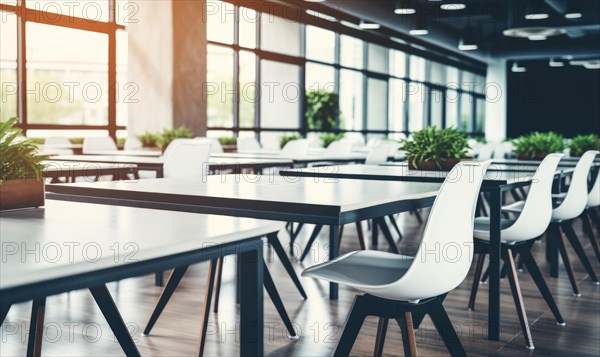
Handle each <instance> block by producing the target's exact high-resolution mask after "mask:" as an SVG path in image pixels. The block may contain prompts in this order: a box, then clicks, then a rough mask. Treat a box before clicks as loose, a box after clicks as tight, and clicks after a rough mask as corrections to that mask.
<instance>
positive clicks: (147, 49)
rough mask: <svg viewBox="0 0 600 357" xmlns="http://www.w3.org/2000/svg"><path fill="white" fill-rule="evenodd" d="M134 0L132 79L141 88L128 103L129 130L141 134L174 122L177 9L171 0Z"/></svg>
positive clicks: (130, 58)
mask: <svg viewBox="0 0 600 357" xmlns="http://www.w3.org/2000/svg"><path fill="white" fill-rule="evenodd" d="M131 2H133V3H134V5H135V8H136V9H137V12H136V13H135V15H132V17H131V19H132V21H131V22H130V23H128V24H127V32H128V34H129V70H128V81H129V82H133V83H135V85H137V87H138V88H139V91H138V93H137V94H136V95H135V96H134V99H135V100H136V101H137V103H130V104H128V106H129V109H128V111H129V124H128V130H129V133H130V135H137V134H140V133H143V132H144V131H145V130H149V131H159V130H162V129H163V128H168V127H172V125H173V124H172V123H173V11H172V10H173V9H172V2H171V1H170V0H152V1H148V0H135V1H130V3H131ZM199 16H200V15H199Z"/></svg>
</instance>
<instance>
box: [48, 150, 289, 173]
mask: <svg viewBox="0 0 600 357" xmlns="http://www.w3.org/2000/svg"><path fill="white" fill-rule="evenodd" d="M51 159H52V160H53V161H77V162H87V163H98V162H103V163H109V164H121V165H123V164H133V165H136V166H137V167H138V169H139V170H147V171H154V172H156V177H158V178H161V177H163V167H164V165H165V159H164V157H162V156H161V157H144V156H126V155H123V156H119V155H108V156H105V155H59V156H53V157H52V158H51ZM278 167H284V168H285V167H288V168H289V167H293V161H292V160H289V159H267V158H221V157H211V158H210V160H209V162H208V165H207V170H206V171H207V174H208V173H210V172H220V171H226V170H228V171H233V172H235V173H239V172H241V170H243V169H252V170H262V169H267V168H278Z"/></svg>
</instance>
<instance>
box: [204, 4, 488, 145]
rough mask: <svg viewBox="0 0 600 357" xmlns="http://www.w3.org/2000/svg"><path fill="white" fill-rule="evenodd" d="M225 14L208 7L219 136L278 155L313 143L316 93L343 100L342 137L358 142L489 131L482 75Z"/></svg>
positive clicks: (237, 10)
mask: <svg viewBox="0 0 600 357" xmlns="http://www.w3.org/2000/svg"><path fill="white" fill-rule="evenodd" d="M219 4H222V3H221V2H220V1H209V4H207V6H210V8H209V10H210V12H211V13H212V15H211V17H210V18H209V19H208V24H207V25H208V26H209V29H208V40H209V45H208V78H209V82H218V83H220V84H221V85H222V86H224V88H223V89H220V90H218V89H217V88H215V92H214V93H215V94H214V96H212V97H211V95H212V94H211V95H209V101H208V113H209V115H208V129H209V131H211V132H212V133H211V135H217V133H219V135H221V134H224V133H230V134H231V135H237V136H247V135H255V134H256V135H259V136H260V140H261V142H262V143H263V145H266V146H273V147H274V146H277V143H278V138H279V137H280V136H281V135H283V134H285V133H299V134H301V135H308V134H310V131H311V130H310V129H309V128H308V127H307V124H306V122H305V118H304V113H303V109H304V99H305V95H306V91H311V90H328V91H334V92H336V93H337V94H338V95H339V103H340V116H339V118H338V119H339V120H338V124H337V130H339V131H342V132H354V134H352V135H361V134H362V135H364V136H365V137H369V136H371V137H374V136H379V137H381V136H385V135H389V136H390V137H394V138H398V137H404V136H405V135H407V134H410V132H413V131H416V130H421V129H423V128H425V127H427V126H429V125H436V126H438V127H449V126H454V127H457V128H459V129H461V130H465V131H469V132H473V131H481V130H483V128H484V122H485V120H484V110H483V107H484V104H485V102H484V99H485V97H484V95H483V88H484V85H485V84H484V83H483V82H484V81H485V78H484V77H481V76H480V75H477V74H475V73H472V72H469V71H467V70H459V69H458V68H456V67H452V66H449V65H448V64H446V63H442V60H440V59H439V58H438V59H436V60H432V59H429V58H428V57H427V54H426V53H424V52H419V53H413V51H411V50H409V51H410V53H409V52H404V51H401V50H400V49H398V48H389V43H388V45H384V44H382V43H379V42H378V41H376V40H375V39H373V38H369V39H368V40H367V39H366V38H359V37H360V36H359V37H357V36H352V35H350V34H349V33H346V32H345V31H340V32H336V31H332V30H331V28H327V29H326V28H322V27H320V25H321V24H322V23H323V22H321V23H319V22H311V21H308V22H309V23H306V24H301V23H299V22H298V18H297V17H296V18H294V16H292V15H291V14H288V15H286V11H272V12H262V13H261V12H258V13H257V12H256V11H254V10H250V9H246V8H244V7H239V6H233V5H230V4H225V5H219ZM215 10H216V11H217V12H219V11H221V12H225V13H224V14H219V13H215ZM281 16H290V17H289V18H283V17H281ZM236 19H238V22H237V23H236ZM215 21H218V23H215ZM322 21H324V20H322ZM211 26H214V28H211ZM394 47H395V46H394ZM405 48H406V47H405ZM465 81H468V82H477V83H478V84H477V85H475V84H473V83H465ZM236 88H237V89H236ZM211 93H213V92H211ZM469 104H470V105H469Z"/></svg>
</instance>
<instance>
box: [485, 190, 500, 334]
mask: <svg viewBox="0 0 600 357" xmlns="http://www.w3.org/2000/svg"><path fill="white" fill-rule="evenodd" d="M489 203H490V245H489V254H490V266H489V271H490V272H489V285H490V287H489V306H488V309H489V310H488V339H490V340H496V341H497V340H499V339H500V254H501V244H500V214H501V211H502V192H501V190H500V188H499V187H495V188H494V189H492V190H491V191H490V200H489Z"/></svg>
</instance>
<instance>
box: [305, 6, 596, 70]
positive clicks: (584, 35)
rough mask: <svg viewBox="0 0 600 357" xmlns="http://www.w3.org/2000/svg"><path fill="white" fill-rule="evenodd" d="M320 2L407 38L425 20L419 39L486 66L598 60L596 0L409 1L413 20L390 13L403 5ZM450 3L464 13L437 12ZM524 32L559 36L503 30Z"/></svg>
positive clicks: (407, 16) (406, 16) (457, 11)
mask: <svg viewBox="0 0 600 357" xmlns="http://www.w3.org/2000/svg"><path fill="white" fill-rule="evenodd" d="M312 1H317V0H312ZM320 2H321V4H319V5H325V6H327V7H329V8H330V9H332V10H334V11H336V12H337V11H339V12H342V13H346V14H349V15H351V16H353V17H358V18H361V19H364V20H368V21H372V22H376V23H379V24H380V25H382V29H384V30H388V29H390V30H394V31H398V32H399V33H401V34H408V33H409V31H410V30H411V29H413V28H414V27H415V26H416V24H417V22H418V21H420V20H424V21H425V25H426V28H427V30H428V31H429V33H428V34H427V35H425V36H418V37H419V38H418V40H423V41H426V42H429V43H432V44H435V45H437V46H441V47H445V48H447V49H451V50H453V51H458V52H460V53H461V54H463V55H466V56H470V57H472V58H475V59H478V60H482V61H486V62H487V61H489V60H490V59H493V58H505V59H511V60H525V59H543V58H552V57H559V58H560V57H567V56H570V57H572V58H600V0H568V1H567V0H528V1H524V0H480V1H468V0H466V1H459V0H455V1H452V0H413V1H412V4H408V5H410V6H408V7H409V8H411V7H412V8H415V10H416V12H415V13H414V14H411V15H398V14H395V13H394V10H395V9H396V8H397V7H398V4H399V3H401V2H400V1H396V0H326V1H324V2H323V1H320ZM409 3H411V1H409ZM451 3H454V4H456V3H460V4H464V5H465V8H464V9H462V10H454V11H449V10H442V9H441V8H440V6H441V5H443V4H444V5H448V6H449V4H451ZM403 4H404V3H403ZM404 5H406V4H404ZM576 13H578V14H581V17H578V18H565V14H576ZM526 14H547V18H546V19H537V20H534V19H525V15H526ZM571 16H572V17H577V15H571ZM542 17H543V16H542ZM523 27H544V28H546V30H551V31H554V32H557V33H559V35H557V36H552V37H550V36H548V37H546V39H545V40H541V38H540V37H535V36H534V37H532V39H533V40H532V39H529V38H527V37H524V38H518V37H508V36H506V35H504V34H503V32H504V31H505V30H507V29H513V28H523ZM365 31H380V30H365ZM461 38H463V39H466V40H469V41H474V42H475V43H476V44H477V45H478V49H477V50H473V51H460V50H459V49H458V43H459V41H460V40H461ZM536 39H537V40H536Z"/></svg>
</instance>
